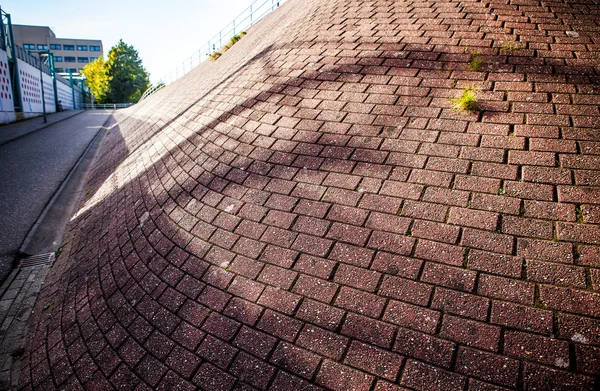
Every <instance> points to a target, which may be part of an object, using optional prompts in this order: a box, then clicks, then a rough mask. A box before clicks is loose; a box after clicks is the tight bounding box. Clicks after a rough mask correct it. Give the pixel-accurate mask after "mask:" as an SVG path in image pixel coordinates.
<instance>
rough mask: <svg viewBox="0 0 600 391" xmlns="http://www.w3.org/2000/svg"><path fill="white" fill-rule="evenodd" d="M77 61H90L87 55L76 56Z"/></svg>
mask: <svg viewBox="0 0 600 391" xmlns="http://www.w3.org/2000/svg"><path fill="white" fill-rule="evenodd" d="M77 62H90V60H89V58H87V57H77Z"/></svg>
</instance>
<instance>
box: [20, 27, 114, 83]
mask: <svg viewBox="0 0 600 391" xmlns="http://www.w3.org/2000/svg"><path fill="white" fill-rule="evenodd" d="M12 27H13V35H14V40H15V43H16V44H17V45H19V46H21V47H23V49H25V50H32V51H33V50H48V51H49V52H51V53H52V54H53V55H54V67H55V69H56V72H57V73H62V74H68V73H72V74H75V75H77V74H79V73H80V72H81V70H82V69H83V67H84V66H86V65H87V64H89V63H90V62H92V61H94V60H95V59H97V58H98V57H101V56H103V55H104V48H103V46H102V41H101V40H99V39H79V38H57V37H56V34H55V33H54V31H52V29H51V28H50V27H46V26H26V25H19V24H13V25H12Z"/></svg>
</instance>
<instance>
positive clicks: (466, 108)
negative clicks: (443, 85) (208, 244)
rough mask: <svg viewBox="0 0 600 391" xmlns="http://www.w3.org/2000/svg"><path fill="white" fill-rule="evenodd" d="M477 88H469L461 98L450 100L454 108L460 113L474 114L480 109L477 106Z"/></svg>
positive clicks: (466, 88)
mask: <svg viewBox="0 0 600 391" xmlns="http://www.w3.org/2000/svg"><path fill="white" fill-rule="evenodd" d="M476 93H477V87H474V86H467V87H465V89H464V90H463V93H462V95H461V96H460V97H458V98H456V99H450V102H451V103H452V108H453V109H454V110H455V111H457V112H460V113H468V114H470V113H473V112H475V111H477V110H478V109H479V106H478V105H477V97H476Z"/></svg>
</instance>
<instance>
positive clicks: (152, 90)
mask: <svg viewBox="0 0 600 391" xmlns="http://www.w3.org/2000/svg"><path fill="white" fill-rule="evenodd" d="M162 88H165V85H164V84H162V83H158V84H157V85H155V86H150V87H148V89H147V90H146V91H144V93H143V94H142V97H141V98H140V100H144V99H146V97H148V96H149V95H152V94H154V93H155V92H156V91H158V90H160V89H162Z"/></svg>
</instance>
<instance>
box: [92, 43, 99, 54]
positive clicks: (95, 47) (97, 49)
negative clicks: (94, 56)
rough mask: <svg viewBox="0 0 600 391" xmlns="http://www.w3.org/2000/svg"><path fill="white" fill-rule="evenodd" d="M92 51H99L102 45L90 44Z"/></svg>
mask: <svg viewBox="0 0 600 391" xmlns="http://www.w3.org/2000/svg"><path fill="white" fill-rule="evenodd" d="M90 51H91V52H99V51H100V46H94V45H90Z"/></svg>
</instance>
